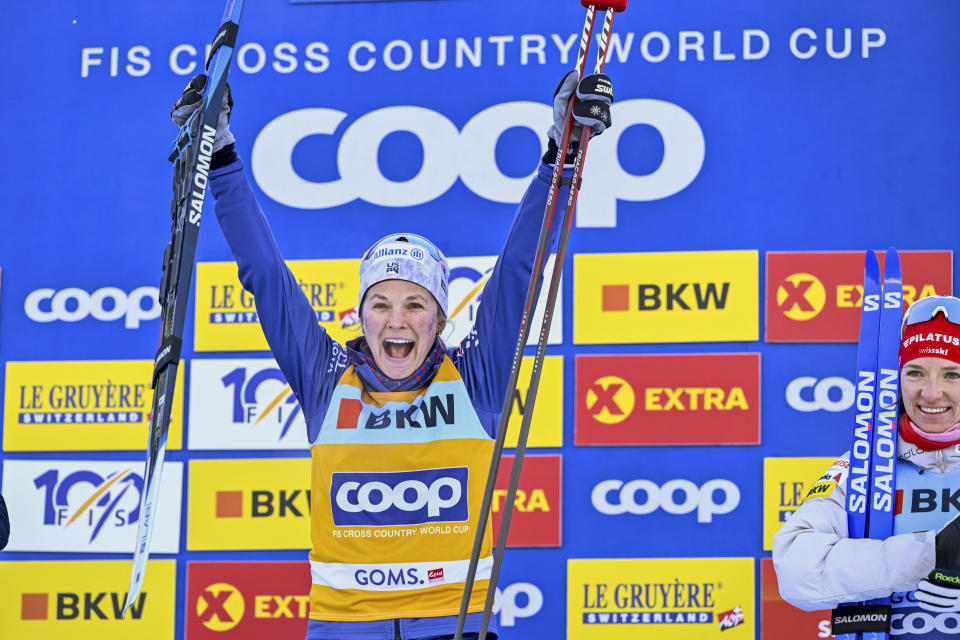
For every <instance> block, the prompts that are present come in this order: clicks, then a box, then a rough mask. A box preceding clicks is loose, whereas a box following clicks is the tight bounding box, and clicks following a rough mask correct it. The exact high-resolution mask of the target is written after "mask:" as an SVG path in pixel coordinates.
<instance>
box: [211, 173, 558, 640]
mask: <svg viewBox="0 0 960 640" xmlns="http://www.w3.org/2000/svg"><path fill="white" fill-rule="evenodd" d="M551 171H552V170H551V167H549V166H547V165H543V164H541V165H540V168H539V170H538V172H537V174H536V176H535V177H534V179H533V181H532V182H531V184H530V187H529V188H528V189H527V192H526V194H525V195H524V197H523V200H522V201H521V202H520V206H519V209H518V211H517V215H516V217H515V219H514V221H513V225H512V226H511V228H510V233H509V234H508V236H507V241H506V243H505V245H504V247H503V250H502V251H501V252H500V257H499V259H498V260H497V264H496V266H495V267H494V270H493V273H492V274H491V276H490V280H489V281H488V282H487V285H486V287H485V288H484V290H483V297H482V301H481V304H480V305H479V308H478V310H477V317H476V322H475V324H474V329H473V330H472V331H471V333H470V334H469V335H468V336H467V337H466V338H465V339H464V340H463V342H462V343H461V345H460V347H459V348H451V349H449V350H448V353H449V355H450V358H451V359H452V360H453V362H454V364H455V366H456V367H457V370H458V371H459V373H460V376H461V377H462V378H463V382H464V385H465V386H466V388H467V392H468V393H469V395H470V399H471V400H472V402H473V406H474V408H475V410H476V412H477V415H478V416H479V418H480V421H481V423H482V424H483V426H484V428H485V429H486V430H487V432H488V433H489V434H490V435H491V436H496V434H495V431H496V427H497V423H498V419H499V414H500V409H501V408H502V406H503V398H504V395H505V394H506V392H507V389H506V384H507V379H508V377H509V375H510V364H511V360H512V357H513V350H514V347H515V345H516V340H517V334H518V332H519V329H520V320H521V316H522V312H523V302H524V299H525V297H526V292H527V286H528V284H529V281H530V273H531V271H532V264H533V257H534V253H535V251H536V246H537V238H538V236H539V233H540V227H541V224H542V221H543V212H544V208H545V205H546V196H547V190H548V187H549V181H550V174H551ZM210 176H211V191H212V193H213V195H214V198H215V199H216V208H215V210H216V215H217V220H218V221H219V223H220V228H221V229H222V230H223V234H224V236H225V237H226V240H227V243H228V244H229V245H230V249H231V251H232V252H233V255H234V258H235V259H236V261H237V266H238V271H239V277H240V282H241V283H242V284H243V286H244V288H245V289H246V290H247V291H249V292H250V293H251V294H253V296H254V299H255V300H256V304H257V312H258V314H259V316H260V325H261V327H262V328H263V332H264V334H265V336H266V338H267V343H268V344H269V345H270V349H271V351H272V352H273V356H274V357H275V358H276V360H277V364H278V365H279V367H280V370H281V371H282V372H283V375H284V376H285V377H286V379H287V382H289V384H290V387H291V388H292V390H293V393H294V394H295V395H296V397H297V400H298V401H299V402H300V406H301V407H302V409H303V415H304V418H305V420H306V424H307V441H308V442H313V441H314V440H315V438H316V436H317V433H318V432H319V429H320V424H321V422H322V421H323V417H324V415H325V413H326V410H327V405H328V404H329V402H330V398H331V395H332V393H333V389H334V387H335V386H336V384H337V381H338V380H339V379H340V377H341V375H342V374H343V371H344V370H345V369H346V367H347V366H348V362H347V356H346V349H345V347H344V346H343V345H340V344H339V343H337V342H336V341H334V340H333V339H332V338H330V336H328V335H327V333H326V331H325V330H324V329H323V327H321V326H320V325H319V324H318V323H317V320H316V314H315V313H314V311H313V309H312V308H311V306H310V302H309V301H308V300H307V298H306V296H305V295H304V294H303V292H302V290H301V289H300V286H299V285H298V284H297V282H296V279H295V278H294V276H293V274H292V273H291V272H290V270H289V268H288V267H287V265H286V264H285V263H284V261H283V258H282V257H281V255H280V250H279V248H278V247H277V244H276V241H275V240H274V237H273V234H272V233H271V231H270V227H269V225H268V224H267V220H266V217H265V216H264V214H263V211H262V210H261V209H260V206H259V205H258V204H257V201H256V198H255V196H254V193H253V190H252V189H251V187H250V184H249V182H248V181H247V178H246V176H245V174H244V172H243V165H242V163H241V162H240V160H239V159H237V160H234V161H233V162H231V163H229V164H227V165H226V166H223V167H220V168H217V169H214V170H213V171H212V172H211V174H210ZM565 191H566V188H563V189H561V193H560V194H558V196H557V201H558V204H557V211H556V213H555V217H554V223H553V224H552V225H551V231H552V232H553V233H554V234H555V232H556V230H557V227H558V226H559V219H560V216H561V215H562V209H563V203H565V202H566V195H565ZM374 239H375V238H371V242H372V241H373V240H374ZM550 241H551V244H552V241H553V237H552V236H551V239H550ZM455 626H456V617H452V616H447V617H440V618H418V619H403V620H400V621H399V627H400V632H401V634H402V637H403V638H411V639H412V638H430V637H432V636H437V635H444V634H452V633H453V632H454V629H455ZM479 627H480V614H470V615H469V616H468V618H467V624H466V627H465V631H466V632H470V631H472V632H474V633H476V632H477V631H479ZM490 630H491V631H496V629H495V626H494V625H493V624H491V629H490ZM308 637H309V638H327V637H329V638H351V637H356V638H364V639H368V640H370V639H379V638H383V640H393V638H394V637H395V621H393V620H377V621H372V622H323V621H315V620H312V621H311V622H310V631H309V633H308Z"/></svg>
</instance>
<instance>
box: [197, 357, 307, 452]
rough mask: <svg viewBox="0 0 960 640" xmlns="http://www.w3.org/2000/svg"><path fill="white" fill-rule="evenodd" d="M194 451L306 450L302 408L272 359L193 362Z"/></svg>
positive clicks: (213, 359) (199, 359)
mask: <svg viewBox="0 0 960 640" xmlns="http://www.w3.org/2000/svg"><path fill="white" fill-rule="evenodd" d="M188 424H189V425H190V430H189V433H188V437H187V446H188V447H189V448H190V449H258V450H262V449H306V448H307V447H308V446H309V445H308V443H307V429H306V423H305V422H304V419H303V411H302V410H301V408H300V403H299V402H297V399H296V397H295V396H294V395H293V391H292V390H291V388H290V385H289V384H287V381H286V379H285V378H284V377H283V374H282V373H281V372H280V369H279V367H277V363H276V361H275V360H273V359H272V358H242V359H234V358H231V359H220V358H209V359H208V358H202V359H201V358H193V359H192V360H190V409H189V421H188Z"/></svg>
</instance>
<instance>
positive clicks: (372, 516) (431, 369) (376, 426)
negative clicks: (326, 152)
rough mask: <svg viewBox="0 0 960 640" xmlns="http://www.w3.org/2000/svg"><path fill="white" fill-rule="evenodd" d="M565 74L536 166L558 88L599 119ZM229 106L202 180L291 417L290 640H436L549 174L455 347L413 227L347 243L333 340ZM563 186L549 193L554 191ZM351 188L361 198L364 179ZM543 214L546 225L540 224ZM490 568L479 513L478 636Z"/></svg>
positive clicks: (586, 88) (607, 94)
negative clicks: (297, 452)
mask: <svg viewBox="0 0 960 640" xmlns="http://www.w3.org/2000/svg"><path fill="white" fill-rule="evenodd" d="M205 82H206V79H205V77H204V76H197V77H195V78H194V79H193V80H191V82H190V85H188V87H187V89H186V90H185V91H184V94H183V96H182V97H181V98H180V100H178V101H177V103H176V105H174V111H173V116H174V119H175V120H178V121H180V120H185V119H186V118H187V117H189V115H190V113H191V111H192V110H194V109H195V108H196V104H197V103H198V101H199V99H200V97H199V96H200V93H201V92H202V89H203V85H204V84H205ZM577 85H578V78H577V74H576V73H570V74H568V75H567V76H565V78H564V80H563V81H562V82H561V84H560V86H559V87H558V88H557V91H556V92H555V94H554V103H555V109H554V113H555V122H554V127H553V129H551V132H553V133H550V134H548V135H552V136H553V138H555V139H554V140H553V141H552V143H551V144H552V145H553V146H552V151H551V150H550V149H551V147H549V146H548V152H547V155H546V156H545V158H547V160H545V162H548V161H551V160H554V159H555V158H557V156H558V153H557V148H556V146H557V144H558V142H557V140H556V138H562V136H560V135H559V134H560V132H561V131H562V130H563V128H564V124H565V122H566V114H565V109H566V105H567V104H568V100H569V99H570V97H571V96H572V94H573V92H574V91H575V90H576V91H577V92H578V97H579V103H578V104H577V106H576V107H575V109H574V118H575V119H576V120H577V122H579V123H580V124H581V125H583V126H590V127H592V128H593V135H594V136H596V135H598V134H599V133H601V132H602V131H603V130H604V129H605V128H606V127H607V126H608V124H609V122H610V112H609V103H610V102H611V101H612V99H613V92H612V87H611V86H610V83H609V79H607V78H606V76H602V75H601V76H599V77H598V76H588V77H587V78H584V79H583V81H582V82H580V83H579V88H578V86H577ZM231 105H232V100H231V99H230V98H229V97H227V98H225V101H224V104H223V105H222V106H221V116H220V121H219V122H218V128H217V134H216V139H215V141H214V144H213V151H214V153H213V154H212V159H211V162H210V168H211V170H210V188H211V191H212V192H213V195H214V198H215V199H216V209H215V211H216V215H217V220H218V222H219V223H220V228H221V229H222V230H223V234H224V236H225V237H226V239H227V242H228V244H229V245H230V249H231V251H232V252H233V255H234V257H235V258H236V261H237V266H238V272H239V276H240V282H241V283H242V284H243V286H244V288H245V289H246V290H247V291H249V292H250V293H252V294H253V297H254V299H255V301H256V308H257V313H258V314H259V318H260V326H261V327H262V328H263V332H264V335H265V336H266V338H267V342H268V343H269V344H270V349H271V351H272V352H273V355H274V357H275V358H276V359H277V364H278V365H279V367H280V370H281V371H282V372H283V375H284V376H285V377H286V379H287V382H289V384H290V387H291V389H292V390H293V393H294V394H295V395H296V398H297V400H298V401H299V402H300V405H301V407H302V408H303V416H304V419H305V421H306V424H307V438H308V441H309V442H310V455H311V458H312V462H313V464H312V474H311V495H313V496H314V497H315V498H314V499H313V500H312V501H311V513H310V515H311V521H312V526H311V538H312V543H313V550H312V551H311V553H310V572H311V578H312V586H311V589H310V623H309V625H308V628H307V638H308V640H329V639H331V638H347V637H349V638H394V639H399V638H405V639H408V640H428V639H429V640H444V639H446V638H451V637H452V635H451V634H452V633H453V631H454V630H455V629H456V625H457V618H456V614H457V613H458V611H459V610H460V602H461V598H462V596H463V593H464V591H465V583H466V581H467V574H468V571H469V569H468V567H469V565H470V558H471V550H472V547H473V540H474V530H475V529H476V528H477V527H478V522H479V512H480V510H481V504H482V502H483V495H484V485H485V483H486V473H487V469H488V468H489V464H490V459H491V456H492V455H493V438H494V436H495V435H496V430H497V427H498V422H499V412H500V410H501V408H502V406H503V401H504V397H505V396H506V394H507V388H506V387H507V380H508V377H509V373H510V369H511V359H512V356H513V352H514V346H515V343H516V339H517V335H518V333H519V328H520V322H521V318H522V315H523V303H524V300H525V298H526V291H527V286H528V283H529V281H530V275H531V272H532V270H533V257H534V255H535V253H536V250H537V245H538V239H539V235H540V230H541V225H542V224H543V217H544V209H545V205H546V200H547V194H548V191H549V183H550V177H551V175H552V173H553V169H552V167H550V166H549V165H547V164H545V163H544V164H541V165H540V166H539V168H538V170H537V171H536V172H535V174H534V177H533V180H532V181H531V183H530V185H529V187H528V188H527V191H526V195H525V196H524V197H523V199H522V201H521V204H520V207H519V209H518V211H517V214H516V217H515V219H514V221H513V225H512V227H511V229H510V231H509V233H508V234H507V241H506V243H505V244H504V247H503V249H502V251H501V253H500V256H499V258H498V259H497V263H496V266H495V267H494V268H493V271H492V272H491V273H490V276H489V279H488V281H487V283H486V285H485V287H484V289H483V298H482V301H481V302H480V304H479V306H478V307H477V311H476V316H475V321H474V326H473V328H472V330H471V331H470V333H469V334H468V335H467V337H466V338H465V339H464V340H463V342H462V343H461V344H460V345H458V346H456V345H454V346H451V347H447V346H446V345H445V344H444V343H443V341H442V340H441V339H440V333H441V332H442V331H443V328H444V325H445V324H446V317H447V315H446V314H447V298H448V287H449V279H450V269H449V267H448V265H447V261H446V258H444V256H443V253H441V252H440V250H439V249H438V248H437V247H436V246H434V244H433V243H431V242H430V241H429V240H427V239H426V238H424V237H422V236H419V235H416V234H413V233H398V234H392V235H389V236H387V237H385V238H381V239H380V240H378V241H377V242H375V243H374V244H373V246H371V247H370V248H369V249H368V250H367V251H366V253H365V254H364V255H363V258H362V259H361V261H360V274H359V275H360V292H359V303H360V306H359V310H360V317H361V321H362V326H363V335H361V336H360V337H357V338H354V339H353V340H350V341H349V342H347V344H345V345H341V344H338V343H337V342H335V341H334V340H333V339H332V338H331V337H330V336H328V335H327V333H326V331H324V329H323V327H322V326H321V325H320V324H319V323H318V322H317V314H316V312H315V311H314V309H313V308H312V307H311V304H310V301H309V300H308V299H307V298H306V297H305V296H304V295H303V292H302V290H301V288H300V286H299V284H298V283H297V281H296V279H295V278H294V276H293V274H292V273H291V272H290V270H289V269H288V268H287V266H286V264H285V263H284V261H283V259H282V258H281V256H280V250H279V248H278V247H277V245H276V241H275V240H274V238H273V234H272V233H271V232H270V227H269V225H268V223H267V220H266V217H265V216H264V214H263V212H262V211H261V210H260V207H259V205H258V204H257V201H256V198H255V196H254V193H253V190H252V189H251V187H250V184H249V182H248V181H247V179H246V176H245V175H244V171H243V164H242V163H241V161H240V159H239V158H238V157H237V154H236V152H235V151H234V144H233V136H232V134H231V133H230V131H229V127H228V126H227V123H228V119H229V112H230V106H231ZM557 105H559V107H557ZM407 117H408V118H409V116H407ZM395 126H398V127H406V126H408V125H407V124H406V123H405V121H403V120H401V121H400V123H398V124H396V125H395ZM578 126H579V125H578ZM576 133H577V135H579V130H577V132H576ZM574 148H575V147H574ZM566 151H567V156H568V157H570V158H571V160H569V161H568V162H569V163H572V153H571V149H570V148H568V149H566ZM354 152H356V149H354ZM564 173H565V175H567V176H568V177H569V174H570V173H572V172H571V171H566V172H564ZM363 179H364V181H365V182H366V183H369V182H370V179H369V176H363ZM561 184H562V182H561ZM565 191H566V187H562V188H561V189H560V191H559V192H558V193H556V201H557V202H562V201H564V200H565V199H566V197H567V196H566V194H565ZM365 195H366V196H367V197H368V198H370V197H373V196H375V195H376V189H375V188H370V189H369V191H368V192H365ZM556 213H557V214H558V215H559V213H560V209H559V208H558V209H557V212H556ZM558 226H559V224H558V223H556V222H552V223H551V226H550V228H551V231H554V232H555V231H556V229H557V228H558ZM548 243H549V244H550V245H552V243H553V240H552V238H550V239H548ZM473 557H474V558H476V556H473ZM492 564H493V558H492V544H491V532H490V524H489V521H488V523H487V525H486V531H485V536H484V538H483V544H482V547H481V550H480V556H479V563H478V565H477V570H476V576H475V581H474V583H473V588H472V590H470V591H469V592H468V595H469V606H468V609H467V610H468V612H469V613H468V615H467V616H466V625H465V627H464V631H465V632H466V633H465V634H464V635H463V638H464V640H476V639H477V638H478V636H479V629H480V627H481V612H482V611H483V602H484V595H485V593H486V591H487V587H488V582H489V580H490V576H491V566H492ZM488 629H489V633H488V634H487V636H486V638H485V640H492V639H494V638H496V637H497V632H496V629H495V627H494V626H492V625H491V626H490V627H489V628H488Z"/></svg>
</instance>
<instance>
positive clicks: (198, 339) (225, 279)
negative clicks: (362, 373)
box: [194, 260, 360, 351]
mask: <svg viewBox="0 0 960 640" xmlns="http://www.w3.org/2000/svg"><path fill="white" fill-rule="evenodd" d="M359 264H360V261H359V260H291V261H289V262H288V263H287V265H288V266H289V267H290V270H291V272H292V273H293V277H294V278H295V280H296V285H297V286H298V287H299V288H300V290H301V291H302V292H303V295H304V298H305V299H306V301H307V302H308V304H309V305H310V307H311V308H312V309H313V311H314V313H316V315H317V322H319V323H320V324H321V326H323V327H324V329H326V330H327V332H328V333H329V334H330V337H332V338H333V339H334V340H336V341H338V342H340V343H341V344H342V343H344V342H346V341H347V340H349V339H350V338H352V337H355V336H356V335H357V332H356V330H352V331H351V330H350V329H349V328H344V327H342V326H341V324H340V318H339V317H338V316H339V314H340V312H341V311H343V310H344V309H349V308H350V307H352V306H353V305H354V304H356V301H357V296H358V293H359V290H360V279H359V277H358V276H357V273H358V268H359ZM195 323H196V331H195V342H194V349H195V350H196V351H267V350H268V349H269V347H268V346H267V342H266V338H265V337H264V335H263V331H262V330H261V328H260V315H259V313H258V311H257V308H256V304H255V301H254V299H253V296H252V295H251V294H250V293H248V292H247V291H246V290H245V289H244V288H243V286H241V284H240V281H239V280H238V279H237V265H236V264H235V263H233V262H200V263H197V298H196V316H195Z"/></svg>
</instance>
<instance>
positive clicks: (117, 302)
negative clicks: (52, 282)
mask: <svg viewBox="0 0 960 640" xmlns="http://www.w3.org/2000/svg"><path fill="white" fill-rule="evenodd" d="M159 295H160V290H159V289H158V288H157V287H138V288H136V289H134V290H133V291H131V292H130V293H126V292H125V291H123V289H118V288H117V287H103V288H101V289H97V290H96V291H94V292H92V293H90V292H88V291H86V290H84V289H79V288H77V287H69V288H67V289H60V290H57V289H37V290H35V291H31V292H30V293H29V294H28V295H27V297H26V299H25V300H24V301H23V310H24V312H25V313H26V314H27V317H28V318H30V319H31V320H33V321H34V322H57V321H60V322H79V321H81V320H85V319H87V318H90V317H92V318H93V319H95V320H99V321H101V322H114V321H117V320H120V319H121V318H122V319H123V326H124V327H125V328H127V329H139V328H140V323H141V322H144V321H147V320H155V319H157V318H159V317H160V301H159V299H158V298H159ZM145 303H146V304H145Z"/></svg>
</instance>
